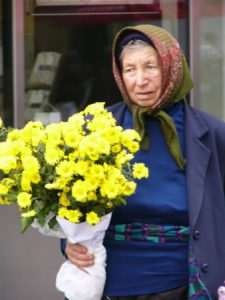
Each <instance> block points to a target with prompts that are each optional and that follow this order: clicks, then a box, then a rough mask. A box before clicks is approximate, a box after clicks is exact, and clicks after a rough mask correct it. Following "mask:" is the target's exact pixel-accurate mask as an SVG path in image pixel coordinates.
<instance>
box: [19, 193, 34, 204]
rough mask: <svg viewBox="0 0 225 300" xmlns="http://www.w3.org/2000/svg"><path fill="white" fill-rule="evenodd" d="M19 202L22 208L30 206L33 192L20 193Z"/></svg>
mask: <svg viewBox="0 0 225 300" xmlns="http://www.w3.org/2000/svg"><path fill="white" fill-rule="evenodd" d="M17 203H18V205H19V207H21V208H25V207H29V206H30V205H31V194H29V193H26V192H22V193H19V194H18V196H17Z"/></svg>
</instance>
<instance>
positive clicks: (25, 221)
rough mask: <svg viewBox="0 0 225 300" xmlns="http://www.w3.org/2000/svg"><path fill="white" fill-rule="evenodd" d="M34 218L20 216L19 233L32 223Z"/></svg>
mask: <svg viewBox="0 0 225 300" xmlns="http://www.w3.org/2000/svg"><path fill="white" fill-rule="evenodd" d="M33 221H34V218H22V219H21V225H20V227H21V233H24V232H25V231H26V230H27V229H28V228H29V227H30V225H31V224H32V223H33Z"/></svg>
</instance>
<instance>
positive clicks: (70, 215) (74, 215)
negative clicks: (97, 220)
mask: <svg viewBox="0 0 225 300" xmlns="http://www.w3.org/2000/svg"><path fill="white" fill-rule="evenodd" d="M82 216H83V214H82V213H81V212H80V211H79V210H78V209H75V210H68V211H67V214H66V218H67V219H68V220H69V221H70V222H73V223H79V222H80V218H81V217H82Z"/></svg>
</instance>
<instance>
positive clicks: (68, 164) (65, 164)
mask: <svg viewBox="0 0 225 300" xmlns="http://www.w3.org/2000/svg"><path fill="white" fill-rule="evenodd" d="M75 166H76V164H75V163H74V162H72V161H67V160H63V161H61V162H60V163H59V165H58V166H57V167H56V174H57V175H60V176H63V177H72V176H73V174H74V168H75Z"/></svg>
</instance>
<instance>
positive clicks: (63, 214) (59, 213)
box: [58, 207, 68, 219]
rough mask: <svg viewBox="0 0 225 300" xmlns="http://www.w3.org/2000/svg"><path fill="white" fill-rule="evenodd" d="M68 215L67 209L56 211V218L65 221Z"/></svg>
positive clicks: (61, 208)
mask: <svg viewBox="0 0 225 300" xmlns="http://www.w3.org/2000/svg"><path fill="white" fill-rule="evenodd" d="M67 213H68V209H67V208H66V207H60V209H59V210H58V216H59V217H60V218H63V219H65V218H66V216H67Z"/></svg>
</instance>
